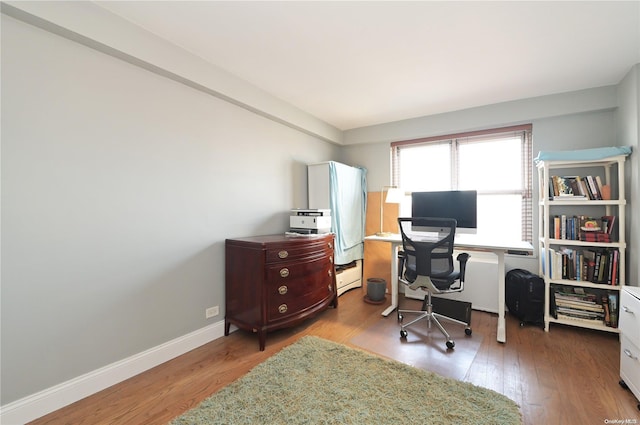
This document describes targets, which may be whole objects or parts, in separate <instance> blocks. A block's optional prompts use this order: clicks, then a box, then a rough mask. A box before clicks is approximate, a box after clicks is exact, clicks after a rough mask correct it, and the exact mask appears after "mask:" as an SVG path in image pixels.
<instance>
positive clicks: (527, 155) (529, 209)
mask: <svg viewBox="0 0 640 425" xmlns="http://www.w3.org/2000/svg"><path fill="white" fill-rule="evenodd" d="M532 127H533V126H532V125H531V124H525V125H518V126H512V127H503V128H495V129H487V130H481V131H474V132H467V133H457V134H450V135H444V136H436V137H429V138H423V139H414V140H404V141H398V142H393V143H392V144H391V158H392V184H393V185H395V186H397V187H400V188H403V182H402V181H400V175H401V173H400V167H401V166H402V164H401V163H400V152H401V150H402V149H403V148H407V147H418V146H420V145H434V144H442V143H445V144H448V145H449V147H450V161H451V163H450V166H451V175H450V179H451V190H457V189H459V187H458V176H459V164H458V150H459V147H460V146H461V145H463V144H465V143H475V142H482V141H489V140H495V139H499V138H505V137H510V138H519V139H520V144H521V151H520V161H522V164H521V167H520V169H521V173H522V175H521V176H520V180H521V182H522V184H521V187H519V188H516V189H509V190H499V189H496V190H478V195H479V196H481V195H514V194H515V195H520V196H521V202H522V205H521V211H522V216H521V231H522V239H523V240H525V241H527V242H530V243H533V202H532V198H533V190H532V184H533V182H532V163H533V162H532V152H531V149H532V141H531V138H532ZM501 160H504V159H503V158H501V159H497V161H496V163H497V164H499V161H501ZM425 166H428V164H425ZM507 177H508V176H507ZM405 186H407V187H408V186H409V185H407V184H405ZM465 189H470V188H468V187H467V188H465ZM471 189H473V188H471ZM425 190H428V189H425Z"/></svg>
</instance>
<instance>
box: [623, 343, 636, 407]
mask: <svg viewBox="0 0 640 425" xmlns="http://www.w3.org/2000/svg"><path fill="white" fill-rule="evenodd" d="M620 377H621V378H622V380H623V381H624V383H625V384H627V386H628V387H629V389H630V390H631V392H632V393H633V394H634V395H635V396H636V398H637V399H639V400H640V348H638V346H637V345H635V344H634V343H632V342H631V341H630V340H629V339H628V338H627V337H625V336H624V334H623V335H622V336H621V337H620Z"/></svg>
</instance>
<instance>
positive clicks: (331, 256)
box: [329, 255, 333, 264]
mask: <svg viewBox="0 0 640 425" xmlns="http://www.w3.org/2000/svg"><path fill="white" fill-rule="evenodd" d="M329 262H330V263H331V264H333V255H330V256H329Z"/></svg>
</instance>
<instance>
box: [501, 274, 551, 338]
mask: <svg viewBox="0 0 640 425" xmlns="http://www.w3.org/2000/svg"><path fill="white" fill-rule="evenodd" d="M505 301H506V304H507V308H508V309H509V313H511V314H513V315H514V316H515V317H517V318H518V319H520V326H524V325H525V324H526V323H529V324H535V325H544V279H543V278H542V277H540V276H538V275H536V274H533V273H531V272H530V271H528V270H523V269H513V270H509V271H508V272H507V275H506V277H505Z"/></svg>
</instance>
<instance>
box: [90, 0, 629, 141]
mask: <svg viewBox="0 0 640 425" xmlns="http://www.w3.org/2000/svg"><path fill="white" fill-rule="evenodd" d="M96 4H98V5H99V6H101V7H104V8H106V9H108V10H110V11H111V12H113V13H115V14H117V15H120V16H121V17H123V18H125V19H127V20H129V21H131V22H133V23H135V24H137V25H139V26H141V27H143V28H145V29H147V30H148V31H150V32H152V33H154V34H156V35H158V36H160V37H162V38H164V39H166V40H168V41H170V42H171V43H173V44H175V45H178V46H180V47H181V48H183V49H185V50H188V51H190V52H191V53H193V54H196V55H198V56H200V57H202V58H204V59H205V60H207V61H209V62H210V63H212V64H214V65H216V66H218V67H220V68H222V69H224V70H226V71H228V72H230V73H232V74H234V75H236V76H237V77H240V78H242V79H244V80H246V81H247V82H249V83H251V84H253V85H255V86H258V87H260V88H261V89H263V90H265V91H267V92H269V93H271V94H272V95H274V96H276V97H278V98H280V99H282V100H284V101H286V102H288V103H290V104H292V105H295V106H297V107H298V108H300V109H302V110H304V111H306V112H308V113H310V114H312V115H314V116H316V117H317V118H319V119H321V120H323V121H325V122H327V123H329V124H331V125H333V126H335V127H337V128H338V129H341V130H348V129H353V128H359V127H365V126H369V125H374V124H380V123H386V122H391V121H397V120H402V119H407V118H414V117H419V116H425V115H433V114H438V113H443V112H449V111H455V110H460V109H466V108H471V107H475V106H482V105H488V104H493V103H499V102H505V101H510V100H516V99H523V98H529V97H536V96H543V95H548V94H554V93H562V92H568V91H574V90H581V89H586V88H592V87H600V86H607V85H614V84H617V83H619V82H620V81H621V79H622V78H623V77H624V76H625V74H626V73H627V72H628V71H629V70H630V69H631V67H632V66H633V65H634V64H637V63H640V2H639V1H626V2H611V1H602V2H593V1H586V2H582V1H570V2H541V1H534V2H521V1H513V2H511V1H503V2H484V1H472V2H457V1H446V2H435V1H414V2H400V1H389V2H382V1H356V2H346V1H345V2H341V1H335V2H333V1H318V2H298V1H292V2H270V1H257V2H243V1H194V2H187V1H159V2H156V1H140V2H138V1H122V2H115V1H107V2H103V1H98V2H96Z"/></svg>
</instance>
